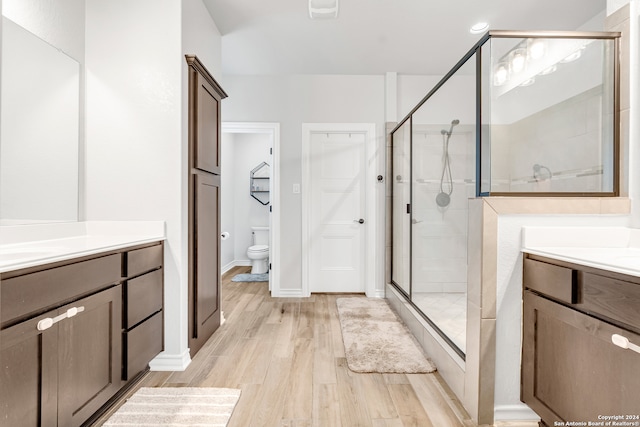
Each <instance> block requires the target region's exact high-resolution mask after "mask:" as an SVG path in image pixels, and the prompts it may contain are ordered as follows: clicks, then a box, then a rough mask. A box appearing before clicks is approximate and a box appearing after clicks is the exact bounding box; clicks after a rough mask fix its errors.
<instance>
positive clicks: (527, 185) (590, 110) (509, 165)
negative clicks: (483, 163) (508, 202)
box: [491, 86, 611, 192]
mask: <svg viewBox="0 0 640 427" xmlns="http://www.w3.org/2000/svg"><path fill="white" fill-rule="evenodd" d="M602 100H603V96H602V87H601V86H597V87H594V88H592V89H589V90H587V91H585V92H583V93H581V94H580V95H577V96H575V97H573V98H570V99H567V100H566V101H564V102H562V103H559V104H556V105H554V106H552V107H549V108H547V109H545V110H542V111H540V112H538V113H535V114H533V115H531V116H528V117H526V118H524V119H522V120H519V121H517V122H514V123H512V124H509V125H494V126H492V128H491V146H492V147H491V151H492V153H493V154H492V165H491V170H492V191H494V192H504V191H511V192H583V191H593V192H598V191H604V190H606V189H604V190H603V189H602V187H601V186H602V177H603V160H604V159H607V158H610V156H611V153H607V152H603V150H602V148H601V145H602V144H601V140H602V135H603V129H602V126H601V121H602ZM536 164H537V165H541V166H543V168H542V169H541V170H540V171H539V172H538V173H537V174H536V173H535V171H534V165H536ZM550 173H552V174H553V179H549V176H550ZM534 175H535V176H534ZM609 191H610V189H609Z"/></svg>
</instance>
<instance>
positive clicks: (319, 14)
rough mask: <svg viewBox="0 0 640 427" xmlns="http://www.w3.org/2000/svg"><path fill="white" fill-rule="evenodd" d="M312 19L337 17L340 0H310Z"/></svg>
mask: <svg viewBox="0 0 640 427" xmlns="http://www.w3.org/2000/svg"><path fill="white" fill-rule="evenodd" d="M309 17H310V18H311V19H335V18H337V17H338V0H309Z"/></svg>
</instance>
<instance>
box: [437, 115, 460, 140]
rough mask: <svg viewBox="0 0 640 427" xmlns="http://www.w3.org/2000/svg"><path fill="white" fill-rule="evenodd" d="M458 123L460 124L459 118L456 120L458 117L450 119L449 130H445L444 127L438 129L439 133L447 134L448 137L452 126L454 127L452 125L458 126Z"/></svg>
mask: <svg viewBox="0 0 640 427" xmlns="http://www.w3.org/2000/svg"><path fill="white" fill-rule="evenodd" d="M459 124H460V120H458V119H453V120H451V127H450V128H449V130H448V131H447V130H446V129H442V130H441V131H440V133H441V134H442V135H447V136H449V137H450V136H451V133H452V132H453V127H454V126H458V125H459Z"/></svg>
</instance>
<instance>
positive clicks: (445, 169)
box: [436, 119, 460, 208]
mask: <svg viewBox="0 0 640 427" xmlns="http://www.w3.org/2000/svg"><path fill="white" fill-rule="evenodd" d="M459 124H460V120H458V119H453V120H452V121H451V127H450V128H449V130H448V131H447V130H446V129H442V130H441V131H440V133H441V134H442V151H443V153H442V175H441V176H440V193H438V195H437V196H436V204H437V205H438V206H440V207H441V208H444V207H447V206H449V203H451V193H453V178H452V176H451V164H450V159H449V139H450V138H451V134H452V133H453V127H454V126H457V125H459ZM445 175H446V178H447V182H446V184H447V186H448V187H449V188H448V191H446V192H445V191H444V186H445Z"/></svg>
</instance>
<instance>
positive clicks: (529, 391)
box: [522, 291, 640, 426]
mask: <svg viewBox="0 0 640 427" xmlns="http://www.w3.org/2000/svg"><path fill="white" fill-rule="evenodd" d="M523 306H524V313H523V315H524V317H523V328H524V329H523V351H522V400H523V401H524V402H525V403H526V404H527V405H529V406H530V407H531V409H533V410H534V411H535V412H536V413H537V414H538V415H540V417H541V418H542V420H543V421H544V422H545V423H546V425H548V426H553V425H555V422H556V421H558V422H566V421H584V422H588V421H592V422H597V421H600V420H599V419H598V415H611V414H624V415H638V408H640V394H639V393H637V392H636V391H637V390H640V375H637V373H638V372H640V354H638V353H636V352H634V351H632V350H625V349H622V348H620V347H617V346H616V345H614V344H613V342H612V336H614V335H620V336H623V337H625V338H627V339H629V341H631V342H632V343H640V335H637V334H635V333H633V332H630V331H628V330H625V329H622V328H618V327H616V326H613V325H611V324H609V323H606V322H603V321H601V320H599V319H596V318H593V317H591V316H588V315H586V314H584V313H581V312H579V311H576V310H572V309H571V308H569V307H566V306H564V305H562V304H558V303H555V302H554V301H551V300H549V299H546V298H542V297H540V296H538V295H536V294H534V293H533V292H531V291H525V293H524V305H523ZM635 421H637V420H634V421H633V422H635ZM558 425H559V424H558Z"/></svg>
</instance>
